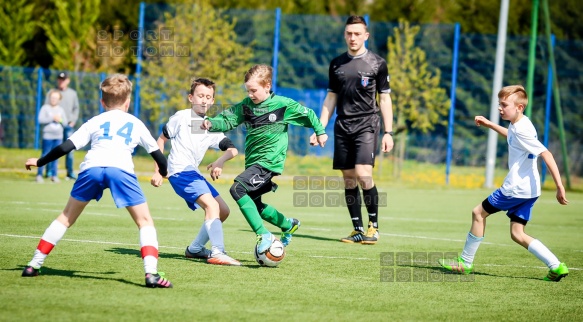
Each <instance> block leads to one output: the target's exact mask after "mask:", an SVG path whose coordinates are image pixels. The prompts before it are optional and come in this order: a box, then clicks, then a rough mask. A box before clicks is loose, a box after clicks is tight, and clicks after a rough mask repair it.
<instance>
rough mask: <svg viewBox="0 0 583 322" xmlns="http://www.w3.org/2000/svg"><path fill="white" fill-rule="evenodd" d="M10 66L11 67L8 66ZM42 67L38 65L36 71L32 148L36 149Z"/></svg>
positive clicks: (41, 90) (38, 131)
mask: <svg viewBox="0 0 583 322" xmlns="http://www.w3.org/2000/svg"><path fill="white" fill-rule="evenodd" d="M8 68H11V67H8ZM42 70H43V68H42V67H39V68H38V70H37V73H36V76H37V80H36V114H35V116H36V118H35V120H34V149H35V150H38V141H39V136H40V124H39V123H38V113H40V108H41V105H42V103H41V102H42V99H43V97H42V95H43V73H42Z"/></svg>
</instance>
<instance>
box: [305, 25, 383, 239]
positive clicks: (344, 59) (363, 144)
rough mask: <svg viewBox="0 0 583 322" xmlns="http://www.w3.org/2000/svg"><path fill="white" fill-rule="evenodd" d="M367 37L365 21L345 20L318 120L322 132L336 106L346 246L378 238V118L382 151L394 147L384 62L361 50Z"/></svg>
mask: <svg viewBox="0 0 583 322" xmlns="http://www.w3.org/2000/svg"><path fill="white" fill-rule="evenodd" d="M368 37H369V33H368V31H367V25H366V21H365V20H364V18H363V17H360V16H351V17H349V18H348V20H347V21H346V26H345V29H344V39H345V40H346V45H347V47H348V50H347V52H345V53H343V54H342V55H340V56H338V57H336V58H334V59H333V60H332V62H331V63H330V69H329V72H328V77H329V85H328V94H327V95H326V99H325V100H324V106H322V114H321V115H320V121H321V122H322V124H323V125H324V127H325V126H326V125H327V124H328V121H329V120H330V117H331V115H332V113H333V112H334V109H335V108H336V107H338V108H337V109H336V113H337V114H338V115H337V117H336V123H335V124H334V163H333V167H334V169H338V170H340V171H342V176H343V178H344V196H345V200H346V206H347V207H348V212H349V214H350V218H351V220H352V226H353V228H354V229H353V231H352V233H350V235H349V236H348V237H345V238H342V239H341V241H342V242H345V243H361V244H376V243H377V241H378V239H379V233H378V200H379V198H378V191H377V188H376V186H375V183H374V180H373V178H372V168H373V166H374V161H375V151H376V147H377V143H378V140H377V138H378V137H379V131H380V130H381V125H380V121H381V116H382V120H383V124H384V134H383V136H382V142H381V144H382V147H381V148H382V151H383V152H389V151H391V149H392V148H393V137H392V136H393V131H392V128H393V107H392V102H391V96H390V92H391V88H390V86H389V72H388V69H387V62H386V61H385V60H384V59H383V58H381V57H380V56H378V55H376V54H374V53H372V52H370V51H368V50H367V49H366V47H364V42H365V41H366V40H367V39H368ZM377 93H378V94H379V102H378V104H377V97H376V96H377ZM379 111H380V114H381V115H380V116H379ZM310 143H311V144H313V145H315V144H316V137H315V135H312V137H311V138H310ZM359 186H360V187H361V188H362V193H363V198H361V196H360V191H359V188H358V187H359ZM362 201H364V204H365V206H366V209H367V212H368V219H369V223H368V229H367V230H366V232H365V230H364V225H363V222H362V213H361V206H362Z"/></svg>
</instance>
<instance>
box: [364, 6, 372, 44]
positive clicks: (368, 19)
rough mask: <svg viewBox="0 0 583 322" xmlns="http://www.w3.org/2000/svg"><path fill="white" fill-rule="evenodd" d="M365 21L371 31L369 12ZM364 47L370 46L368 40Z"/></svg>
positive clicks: (365, 16)
mask: <svg viewBox="0 0 583 322" xmlns="http://www.w3.org/2000/svg"><path fill="white" fill-rule="evenodd" d="M363 18H364V22H366V25H367V26H368V27H367V29H368V31H369V32H370V30H371V27H372V26H371V25H370V17H369V16H368V14H366V15H364V17H363ZM364 48H368V40H367V41H365V42H364Z"/></svg>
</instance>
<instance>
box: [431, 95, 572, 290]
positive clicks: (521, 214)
mask: <svg viewBox="0 0 583 322" xmlns="http://www.w3.org/2000/svg"><path fill="white" fill-rule="evenodd" d="M498 99H499V106H498V110H499V111H500V117H502V119H503V120H506V121H510V125H509V126H508V129H507V128H505V127H502V126H500V125H498V124H495V123H493V122H491V121H490V120H488V119H486V118H485V117H483V116H476V118H475V122H476V125H477V126H481V125H483V126H485V127H488V128H490V129H492V130H494V131H496V132H498V133H499V134H501V135H503V136H505V137H507V141H508V150H509V151H508V152H509V153H508V168H509V169H510V171H509V172H508V175H507V176H506V178H505V179H504V183H503V184H502V187H500V188H499V189H497V190H496V191H494V192H493V193H492V194H491V195H490V196H489V197H488V198H486V199H485V200H484V201H483V202H482V203H480V204H478V205H477V206H476V207H475V208H474V209H473V210H472V228H471V229H470V232H469V233H468V236H467V239H466V244H465V245H464V249H463V251H462V254H461V256H459V257H458V258H456V259H453V260H452V259H443V260H439V264H440V265H441V266H443V267H444V268H445V269H447V270H449V271H453V272H456V273H461V274H470V273H471V272H472V270H473V269H474V266H473V264H472V263H473V261H474V255H475V254H476V251H477V250H478V247H479V246H480V243H481V242H482V240H483V239H484V232H485V230H486V218H487V217H488V216H489V215H491V214H493V213H496V212H498V211H501V210H504V211H507V213H506V215H507V216H508V217H509V218H510V235H511V237H512V240H514V241H515V242H516V243H517V244H519V245H521V246H522V247H524V248H526V249H528V251H529V252H531V253H532V254H533V255H535V256H536V257H537V258H538V259H540V260H541V261H542V262H543V263H545V265H547V266H548V268H549V273H548V274H547V276H545V277H544V280H545V281H553V282H558V281H560V280H561V278H563V277H565V276H567V275H568V274H569V269H568V268H567V265H565V263H561V262H560V261H559V259H557V257H556V256H555V255H554V254H553V253H552V252H551V251H550V250H549V249H548V248H547V247H546V246H545V245H543V243H541V242H540V241H539V240H538V239H534V238H533V237H531V236H529V235H527V234H526V233H525V232H524V227H525V226H526V224H527V223H528V221H529V220H530V216H531V213H532V207H533V206H534V203H535V201H536V200H537V199H538V197H539V196H540V194H541V185H540V177H539V173H538V169H537V163H536V159H537V157H538V156H539V155H540V156H541V157H542V158H543V160H544V161H545V163H546V165H547V167H548V169H549V171H550V173H551V176H552V177H553V181H554V182H555V186H556V187H557V195H556V197H557V201H558V202H559V203H560V204H562V205H566V204H567V203H568V201H567V198H566V196H565V188H564V187H563V183H562V181H561V175H560V174H559V169H558V167H557V163H556V162H555V159H554V157H553V155H552V154H551V152H550V151H549V150H547V148H546V147H545V146H544V145H543V144H542V143H540V141H539V140H538V139H537V134H536V129H535V128H534V126H533V124H532V122H531V121H530V119H529V118H528V117H527V116H525V115H524V114H523V113H524V109H525V108H526V106H527V105H528V97H527V95H526V91H525V90H524V87H522V86H520V85H513V86H506V87H504V88H502V89H501V90H500V92H498Z"/></svg>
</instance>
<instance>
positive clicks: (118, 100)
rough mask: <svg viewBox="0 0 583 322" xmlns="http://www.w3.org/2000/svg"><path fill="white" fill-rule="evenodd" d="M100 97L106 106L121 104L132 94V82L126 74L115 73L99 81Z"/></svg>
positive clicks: (118, 105) (112, 106) (111, 106)
mask: <svg viewBox="0 0 583 322" xmlns="http://www.w3.org/2000/svg"><path fill="white" fill-rule="evenodd" d="M100 89H101V99H102V100H103V104H104V105H105V106H106V107H108V108H114V107H120V106H122V105H123V104H124V103H125V102H126V101H127V100H128V99H129V98H130V95H131V94H132V82H130V80H129V79H128V77H127V76H126V75H122V74H115V75H112V76H109V77H108V78H106V79H105V80H104V81H103V82H101V86H100Z"/></svg>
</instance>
